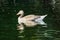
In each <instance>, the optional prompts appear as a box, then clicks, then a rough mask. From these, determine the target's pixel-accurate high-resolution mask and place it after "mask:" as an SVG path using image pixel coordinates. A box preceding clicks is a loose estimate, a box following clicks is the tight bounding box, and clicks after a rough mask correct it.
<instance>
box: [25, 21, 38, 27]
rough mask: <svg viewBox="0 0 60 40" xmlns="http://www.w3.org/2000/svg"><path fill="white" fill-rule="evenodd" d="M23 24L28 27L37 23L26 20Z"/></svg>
mask: <svg viewBox="0 0 60 40" xmlns="http://www.w3.org/2000/svg"><path fill="white" fill-rule="evenodd" d="M24 24H25V25H26V26H28V27H31V26H35V25H37V23H35V22H33V21H27V22H25V23H24Z"/></svg>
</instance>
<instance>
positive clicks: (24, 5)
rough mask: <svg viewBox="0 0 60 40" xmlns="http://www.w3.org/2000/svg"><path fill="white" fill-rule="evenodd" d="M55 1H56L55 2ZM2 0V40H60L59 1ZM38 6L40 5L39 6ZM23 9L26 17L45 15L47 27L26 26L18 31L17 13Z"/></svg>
mask: <svg viewBox="0 0 60 40" xmlns="http://www.w3.org/2000/svg"><path fill="white" fill-rule="evenodd" d="M54 1H55V0H54ZM52 2H53V1H51V0H40V1H39V0H38V1H37V0H35V1H34V0H33V1H32V0H0V40H60V6H59V3H60V1H59V0H56V3H55V4H54V3H53V4H52ZM37 4H38V5H37ZM20 9H23V10H24V11H25V15H29V14H35V15H45V14H48V16H47V17H46V18H45V19H44V21H45V22H46V23H47V26H42V25H37V26H34V27H30V28H28V27H26V26H24V30H22V31H20V30H17V24H18V23H17V18H18V16H16V13H17V12H18V11H19V10H20Z"/></svg>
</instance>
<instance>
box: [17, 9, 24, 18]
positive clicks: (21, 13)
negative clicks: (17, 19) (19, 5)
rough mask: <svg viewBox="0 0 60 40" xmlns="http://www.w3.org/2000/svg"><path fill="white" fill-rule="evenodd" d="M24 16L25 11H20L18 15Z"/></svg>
mask: <svg viewBox="0 0 60 40" xmlns="http://www.w3.org/2000/svg"><path fill="white" fill-rule="evenodd" d="M23 14H24V11H23V10H20V11H19V12H18V13H17V14H16V15H19V16H21V17H22V16H23Z"/></svg>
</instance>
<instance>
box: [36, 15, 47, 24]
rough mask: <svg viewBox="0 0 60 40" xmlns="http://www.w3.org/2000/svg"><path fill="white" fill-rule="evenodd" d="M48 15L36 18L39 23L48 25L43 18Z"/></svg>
mask: <svg viewBox="0 0 60 40" xmlns="http://www.w3.org/2000/svg"><path fill="white" fill-rule="evenodd" d="M46 16H47V15H42V16H40V17H39V18H37V19H36V20H35V22H37V23H38V24H41V25H47V24H46V23H45V22H44V21H43V19H44V18H45V17H46Z"/></svg>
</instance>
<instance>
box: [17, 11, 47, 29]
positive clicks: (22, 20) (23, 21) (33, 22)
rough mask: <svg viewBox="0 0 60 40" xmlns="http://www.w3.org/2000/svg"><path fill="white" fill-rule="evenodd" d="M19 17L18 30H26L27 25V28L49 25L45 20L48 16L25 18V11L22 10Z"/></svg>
mask: <svg viewBox="0 0 60 40" xmlns="http://www.w3.org/2000/svg"><path fill="white" fill-rule="evenodd" d="M17 15H19V17H18V24H19V25H18V26H17V27H18V30H23V29H24V26H23V24H25V25H26V26H27V27H33V26H35V25H37V24H40V25H47V24H46V23H45V22H44V21H43V19H44V18H45V17H46V16H47V15H42V16H40V15H27V16H24V17H23V15H24V11H23V10H20V11H19V12H18V13H17Z"/></svg>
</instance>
